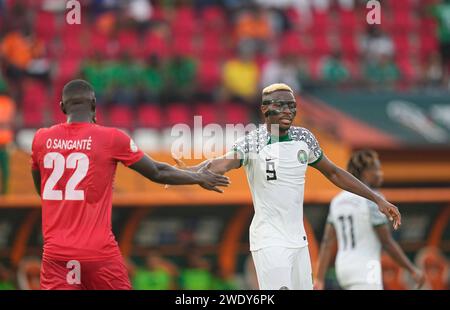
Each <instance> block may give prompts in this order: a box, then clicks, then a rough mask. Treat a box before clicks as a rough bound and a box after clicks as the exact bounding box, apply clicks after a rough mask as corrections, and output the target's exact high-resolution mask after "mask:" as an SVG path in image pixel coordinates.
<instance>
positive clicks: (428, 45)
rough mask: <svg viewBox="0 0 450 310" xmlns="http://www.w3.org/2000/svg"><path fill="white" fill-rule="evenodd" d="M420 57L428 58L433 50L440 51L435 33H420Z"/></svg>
mask: <svg viewBox="0 0 450 310" xmlns="http://www.w3.org/2000/svg"><path fill="white" fill-rule="evenodd" d="M419 40H420V47H419V49H420V58H421V59H422V61H423V60H425V59H427V58H428V56H429V55H431V54H432V53H433V52H436V51H438V45H439V44H438V39H437V38H436V36H435V35H430V34H429V33H427V32H423V31H422V32H421V34H420V39H419Z"/></svg>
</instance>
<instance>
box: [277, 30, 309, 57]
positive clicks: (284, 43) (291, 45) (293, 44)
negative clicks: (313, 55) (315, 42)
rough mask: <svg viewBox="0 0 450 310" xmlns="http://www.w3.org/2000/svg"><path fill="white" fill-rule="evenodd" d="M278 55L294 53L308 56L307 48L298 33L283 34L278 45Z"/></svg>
mask: <svg viewBox="0 0 450 310" xmlns="http://www.w3.org/2000/svg"><path fill="white" fill-rule="evenodd" d="M278 46H279V48H280V51H279V52H280V53H282V54H283V53H294V54H299V55H306V54H309V52H310V50H309V47H308V46H307V45H306V44H304V42H303V41H302V38H301V36H300V34H299V33H297V32H294V31H290V32H286V33H284V34H283V36H282V38H281V42H280V43H279V44H278Z"/></svg>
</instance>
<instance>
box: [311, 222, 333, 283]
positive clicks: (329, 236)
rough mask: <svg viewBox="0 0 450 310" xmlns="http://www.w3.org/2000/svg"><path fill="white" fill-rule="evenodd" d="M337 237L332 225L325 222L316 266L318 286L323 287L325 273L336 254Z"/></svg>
mask: <svg viewBox="0 0 450 310" xmlns="http://www.w3.org/2000/svg"><path fill="white" fill-rule="evenodd" d="M336 251H337V239H336V231H335V229H334V226H333V225H331V224H330V223H327V224H326V226H325V233H324V235H323V239H322V243H321V244H320V253H319V264H318V267H317V275H316V281H317V283H318V288H319V289H323V284H324V281H325V274H326V273H327V270H328V267H329V266H330V263H331V260H332V259H333V258H334V256H335V255H336Z"/></svg>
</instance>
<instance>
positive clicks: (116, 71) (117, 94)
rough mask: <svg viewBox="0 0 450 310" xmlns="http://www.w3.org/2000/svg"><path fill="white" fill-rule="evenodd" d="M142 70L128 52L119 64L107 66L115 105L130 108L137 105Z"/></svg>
mask: <svg viewBox="0 0 450 310" xmlns="http://www.w3.org/2000/svg"><path fill="white" fill-rule="evenodd" d="M141 68H142V67H141V66H140V64H139V63H137V62H136V61H134V60H133V59H132V58H131V57H130V55H129V54H128V53H126V52H124V53H123V54H122V55H121V57H120V60H119V61H118V62H113V63H111V64H109V65H107V68H106V76H107V78H106V80H107V81H108V82H107V83H108V90H109V92H110V93H111V95H112V102H113V103H115V104H120V105H127V106H130V107H132V106H135V105H136V104H137V99H138V96H137V88H138V85H139V83H140V82H141V81H140V73H139V72H140V71H141Z"/></svg>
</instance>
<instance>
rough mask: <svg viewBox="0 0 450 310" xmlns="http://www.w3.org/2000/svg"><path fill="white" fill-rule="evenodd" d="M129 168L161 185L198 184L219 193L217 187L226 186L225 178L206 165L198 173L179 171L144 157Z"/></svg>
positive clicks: (227, 182)
mask: <svg viewBox="0 0 450 310" xmlns="http://www.w3.org/2000/svg"><path fill="white" fill-rule="evenodd" d="M130 168H131V169H133V170H135V171H137V172H139V173H140V174H141V175H143V176H144V177H146V178H147V179H149V180H151V181H153V182H156V183H161V184H172V185H186V184H199V185H200V186H202V187H203V188H205V189H208V190H214V191H216V192H219V193H221V192H222V190H220V189H218V188H217V186H227V185H228V184H229V180H228V178H227V177H225V176H222V175H218V174H215V173H212V172H211V171H209V170H208V169H209V168H210V167H209V166H208V165H204V166H203V167H202V168H201V169H199V171H198V172H193V171H187V170H181V169H178V168H175V167H172V166H170V165H168V164H166V163H162V162H158V161H155V160H153V159H152V158H150V157H149V156H147V155H144V156H143V157H142V159H141V160H139V161H138V162H136V163H134V164H132V165H130Z"/></svg>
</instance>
